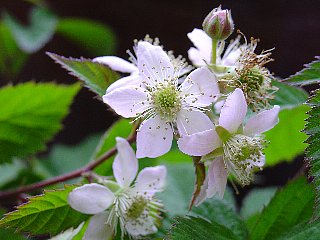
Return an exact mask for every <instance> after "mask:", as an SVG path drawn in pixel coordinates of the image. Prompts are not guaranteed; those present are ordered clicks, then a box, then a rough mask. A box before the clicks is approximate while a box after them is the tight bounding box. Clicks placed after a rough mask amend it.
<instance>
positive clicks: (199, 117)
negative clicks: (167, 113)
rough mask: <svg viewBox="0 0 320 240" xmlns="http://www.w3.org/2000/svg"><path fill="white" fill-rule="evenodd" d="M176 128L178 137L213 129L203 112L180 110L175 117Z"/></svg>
mask: <svg viewBox="0 0 320 240" xmlns="http://www.w3.org/2000/svg"><path fill="white" fill-rule="evenodd" d="M177 128H178V130H179V134H180V136H184V135H190V134H193V133H197V132H202V131H205V130H209V129H213V128H214V126H213V123H212V122H211V120H210V118H209V117H208V116H207V115H206V114H204V113H203V112H200V111H197V110H193V111H188V110H186V109H182V110H180V111H179V113H178V116H177Z"/></svg>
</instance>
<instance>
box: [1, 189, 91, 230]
mask: <svg viewBox="0 0 320 240" xmlns="http://www.w3.org/2000/svg"><path fill="white" fill-rule="evenodd" d="M75 187H76V186H66V187H65V189H63V190H55V191H45V192H44V194H43V195H39V196H34V197H31V198H30V199H29V202H28V203H27V204H24V205H20V206H18V208H17V210H16V211H13V212H11V213H8V214H7V215H6V216H5V217H4V218H3V219H1V220H0V226H5V227H9V228H13V229H17V230H19V231H22V232H28V233H31V234H34V235H37V234H47V233H49V234H52V235H56V234H58V233H60V232H62V231H64V230H66V229H69V228H72V227H73V228H74V227H77V226H78V225H79V224H80V223H81V222H83V221H85V220H86V219H87V218H88V217H89V215H84V214H82V213H79V212H77V211H75V210H73V209H72V208H71V207H70V206H69V204H68V202H67V197H68V194H69V193H70V192H71V191H72V190H73V189H74V188H75Z"/></svg>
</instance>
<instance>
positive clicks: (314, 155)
mask: <svg viewBox="0 0 320 240" xmlns="http://www.w3.org/2000/svg"><path fill="white" fill-rule="evenodd" d="M307 104H308V105H309V106H310V107H311V110H310V111H309V112H308V119H307V124H306V126H305V129H304V132H305V133H306V134H307V135H308V139H307V141H306V142H307V143H308V147H307V148H306V162H307V163H308V165H309V166H310V170H309V172H308V175H309V176H311V177H312V179H313V184H314V186H315V191H316V201H315V210H314V217H315V218H319V217H320V151H319V150H320V90H317V91H315V92H314V95H313V96H312V97H311V98H310V100H309V101H308V103H307Z"/></svg>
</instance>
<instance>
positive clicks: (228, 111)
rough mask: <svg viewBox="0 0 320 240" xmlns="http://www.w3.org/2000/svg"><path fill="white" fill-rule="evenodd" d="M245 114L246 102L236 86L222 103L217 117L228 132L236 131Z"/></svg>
mask: <svg viewBox="0 0 320 240" xmlns="http://www.w3.org/2000/svg"><path fill="white" fill-rule="evenodd" d="M246 114H247V102H246V99H245V97H244V95H243V92H242V90H241V89H239V88H237V89H236V90H234V92H233V93H231V94H230V95H229V96H228V97H227V100H226V102H225V103H224V105H223V107H222V109H221V113H220V119H219V125H220V126H222V127H224V128H225V129H227V130H228V131H229V132H230V133H236V132H237V130H238V128H239V127H240V125H241V124H242V123H243V120H244V118H245V116H246Z"/></svg>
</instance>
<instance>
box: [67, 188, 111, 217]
mask: <svg viewBox="0 0 320 240" xmlns="http://www.w3.org/2000/svg"><path fill="white" fill-rule="evenodd" d="M113 199H114V195H113V193H112V192H111V191H110V190H109V189H108V188H106V187H104V186H102V185H100V184H96V183H91V184H85V185H83V186H81V187H78V188H75V189H73V190H72V192H71V193H69V196H68V203H69V204H70V206H71V207H72V208H73V209H75V210H77V211H79V212H82V213H86V214H97V213H100V212H103V211H104V210H106V209H107V208H108V207H109V206H110V205H111V204H112V202H113Z"/></svg>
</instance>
